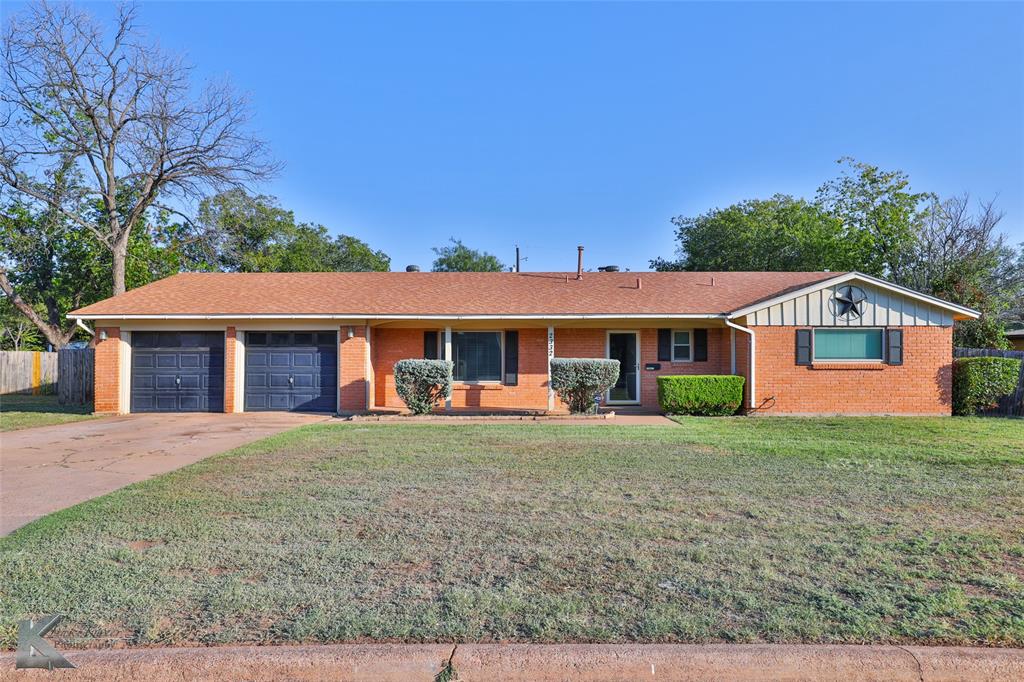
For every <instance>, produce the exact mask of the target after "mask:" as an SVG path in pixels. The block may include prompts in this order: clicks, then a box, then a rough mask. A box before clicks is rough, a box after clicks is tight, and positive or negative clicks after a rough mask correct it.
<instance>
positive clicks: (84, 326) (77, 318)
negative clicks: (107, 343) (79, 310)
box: [75, 317, 96, 336]
mask: <svg viewBox="0 0 1024 682" xmlns="http://www.w3.org/2000/svg"><path fill="white" fill-rule="evenodd" d="M75 325H76V326H79V327H81V328H82V329H84V330H85V331H87V332H89V336H96V332H94V331H93V330H91V329H89V327H87V326H86V324H85V322H82V318H80V317H76V318H75Z"/></svg>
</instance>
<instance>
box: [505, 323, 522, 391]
mask: <svg viewBox="0 0 1024 682" xmlns="http://www.w3.org/2000/svg"><path fill="white" fill-rule="evenodd" d="M505 385H506V386H518V385H519V332H518V331H515V330H508V331H506V332H505Z"/></svg>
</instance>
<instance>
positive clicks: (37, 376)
mask: <svg viewBox="0 0 1024 682" xmlns="http://www.w3.org/2000/svg"><path fill="white" fill-rule="evenodd" d="M56 392H57V354H56V353H43V352H40V351H32V350H5V351H3V352H0V394H5V395H6V394H7V393H28V394H31V395H44V394H53V393H56Z"/></svg>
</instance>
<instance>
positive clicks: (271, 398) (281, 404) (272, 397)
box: [267, 393, 292, 410]
mask: <svg viewBox="0 0 1024 682" xmlns="http://www.w3.org/2000/svg"><path fill="white" fill-rule="evenodd" d="M267 407H268V408H270V409H271V410H290V409H292V403H291V395H290V394H288V393H268V394H267Z"/></svg>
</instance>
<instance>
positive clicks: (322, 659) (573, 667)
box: [0, 644, 1024, 682]
mask: <svg viewBox="0 0 1024 682" xmlns="http://www.w3.org/2000/svg"><path fill="white" fill-rule="evenodd" d="M63 653H64V654H65V655H66V657H67V658H68V660H69V661H71V663H73V664H75V665H76V666H78V668H77V669H75V670H60V671H53V672H48V671H45V670H36V671H24V670H19V671H15V670H14V654H13V653H5V654H2V655H0V680H24V679H30V678H31V679H36V678H37V677H38V679H46V680H75V681H77V682H86V681H92V680H115V681H121V680H124V681H127V680H149V681H151V682H161V681H163V680H175V681H179V680H229V679H230V680H249V681H251V682H261V681H263V680H267V681H269V680H283V679H287V680H339V681H342V680H352V681H355V680H359V681H360V682H416V681H418V680H422V681H423V682H430V681H431V680H433V679H434V678H435V675H437V674H438V673H439V672H441V671H442V670H443V669H445V668H446V667H448V664H449V662H450V664H451V668H450V670H451V671H452V672H454V674H455V677H453V678H450V679H457V680H460V681H461V682H474V681H476V680H481V681H488V682H489V681H490V680H523V681H526V680H529V681H530V682H553V681H555V680H558V681H561V680H574V681H575V680H581V681H588V682H597V681H604V680H673V681H691V680H692V681H696V680H701V681H702V682H703V681H706V680H742V681H744V682H767V681H769V680H771V681H773V682H774V681H779V680H784V681H790V682H795V681H798V680H807V681H809V682H810V681H820V680H830V681H831V680H835V681H839V680H844V681H845V680H859V681H862V682H864V681H867V682H871V681H877V682H883V681H884V682H904V681H905V682H947V681H948V682H953V681H954V680H956V681H958V682H959V681H963V682H974V681H980V680H986V681H997V680H1007V681H1009V680H1021V679H1024V650H1021V649H980V648H967V647H918V646H908V647H899V646H830V645H822V646H816V645H770V644H747V645H734V644H711V645H672V644H506V645H502V644H460V645H459V646H457V647H456V646H453V645H451V644H338V645H323V646H281V647H215V648H199V649H121V650H104V651H95V650H94V651H70V650H65V651H63Z"/></svg>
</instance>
